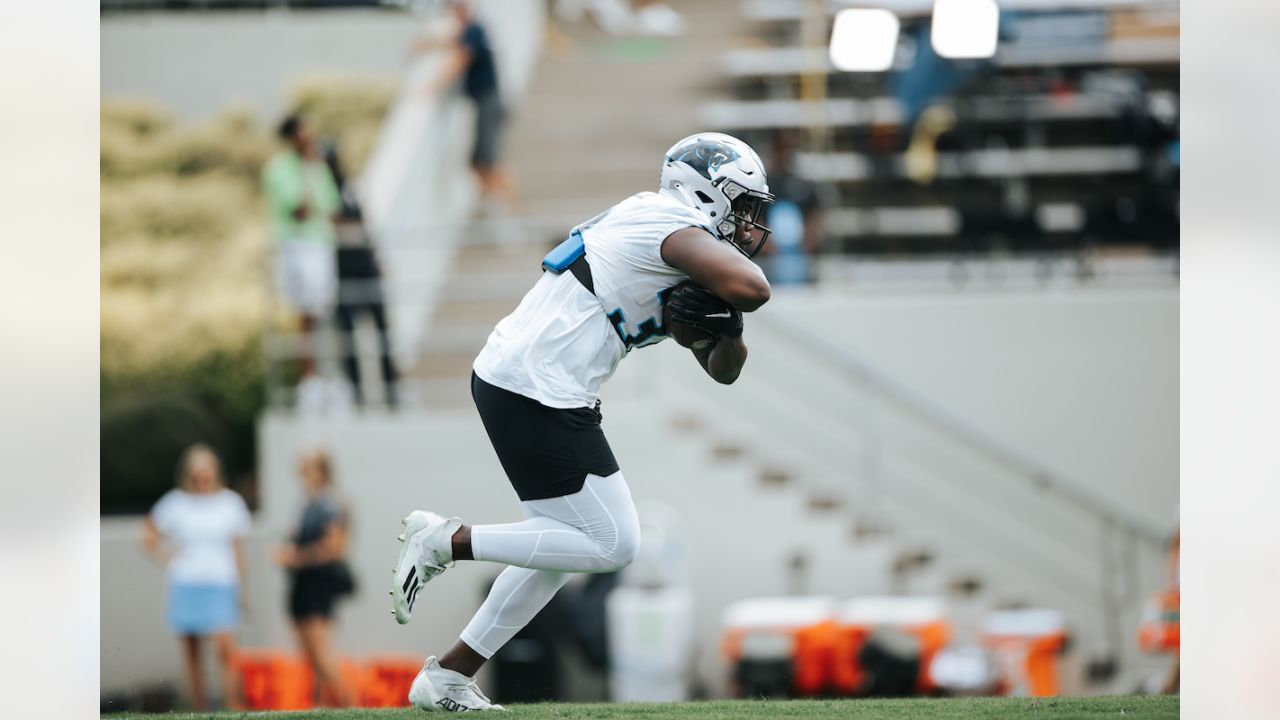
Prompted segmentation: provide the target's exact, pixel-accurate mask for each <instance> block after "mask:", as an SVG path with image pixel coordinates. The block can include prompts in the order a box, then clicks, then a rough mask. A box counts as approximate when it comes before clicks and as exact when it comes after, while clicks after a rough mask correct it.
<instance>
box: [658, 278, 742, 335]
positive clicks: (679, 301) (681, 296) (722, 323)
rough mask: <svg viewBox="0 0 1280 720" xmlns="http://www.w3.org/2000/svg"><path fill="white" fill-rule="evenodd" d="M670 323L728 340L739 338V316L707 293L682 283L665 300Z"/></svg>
mask: <svg viewBox="0 0 1280 720" xmlns="http://www.w3.org/2000/svg"><path fill="white" fill-rule="evenodd" d="M667 311H668V313H669V316H670V317H671V319H672V320H675V321H676V322H678V323H681V324H683V325H688V326H690V327H695V328H698V329H699V330H704V331H706V332H708V333H711V334H712V335H720V336H722V337H727V338H740V337H742V312H741V311H740V310H738V309H737V308H735V307H733V306H732V305H730V304H729V303H727V302H725V301H723V300H721V299H720V298H718V297H716V296H715V295H713V294H712V293H711V291H710V290H708V289H706V288H704V287H700V286H698V285H694V284H693V283H691V282H684V283H681V284H679V285H677V286H676V287H675V289H674V290H672V291H671V294H670V295H668V296H667Z"/></svg>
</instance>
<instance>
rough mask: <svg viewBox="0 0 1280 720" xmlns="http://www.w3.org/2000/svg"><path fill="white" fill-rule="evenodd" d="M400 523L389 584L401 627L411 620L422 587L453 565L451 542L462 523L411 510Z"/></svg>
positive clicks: (397, 619) (431, 513) (424, 511)
mask: <svg viewBox="0 0 1280 720" xmlns="http://www.w3.org/2000/svg"><path fill="white" fill-rule="evenodd" d="M400 524H401V525H403V526H404V532H403V533H401V534H400V535H399V536H398V537H397V538H396V539H397V540H399V541H400V542H401V543H402V545H401V547H400V559H399V560H397V561H396V568H395V574H394V576H393V578H394V579H393V580H392V582H391V601H392V614H393V615H395V616H396V622H398V623H400V624H401V625H404V624H405V623H407V622H409V619H410V618H411V617H413V603H414V601H415V600H417V599H418V591H420V590H421V589H422V586H423V585H426V584H427V581H429V580H431V578H433V577H435V576H436V575H439V574H440V573H442V572H444V571H445V568H448V567H452V566H453V540H452V539H453V534H454V533H455V532H457V530H458V528H459V527H462V521H461V520H459V519H458V518H445V517H442V516H440V515H437V514H435V513H433V512H427V511H426V510H415V511H413V512H411V513H409V516H408V517H406V518H405V519H403V520H401V521H400Z"/></svg>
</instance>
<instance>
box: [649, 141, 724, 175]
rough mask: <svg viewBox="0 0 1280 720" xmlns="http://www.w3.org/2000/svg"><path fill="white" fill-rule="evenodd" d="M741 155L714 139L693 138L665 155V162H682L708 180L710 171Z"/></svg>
mask: <svg viewBox="0 0 1280 720" xmlns="http://www.w3.org/2000/svg"><path fill="white" fill-rule="evenodd" d="M740 157H742V156H741V155H739V154H738V151H737V150H734V149H733V148H731V147H729V146H728V145H725V144H723V143H718V142H716V141H714V140H694V141H693V142H691V143H688V144H687V145H681V146H680V147H678V148H676V149H675V150H672V151H671V154H670V155H668V156H667V162H682V163H685V164H686V165H688V166H689V167H691V168H693V169H694V170H697V171H698V174H699V175H701V176H703V177H704V178H706V179H708V180H710V179H711V173H713V172H715V171H716V170H719V169H720V166H721V165H724V164H725V163H731V162H733V161H734V160H737V159H738V158H740Z"/></svg>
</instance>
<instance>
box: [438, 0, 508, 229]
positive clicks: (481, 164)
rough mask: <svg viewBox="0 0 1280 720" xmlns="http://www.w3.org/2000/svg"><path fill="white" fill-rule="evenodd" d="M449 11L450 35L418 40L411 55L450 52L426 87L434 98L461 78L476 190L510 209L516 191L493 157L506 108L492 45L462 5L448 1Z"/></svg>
mask: <svg viewBox="0 0 1280 720" xmlns="http://www.w3.org/2000/svg"><path fill="white" fill-rule="evenodd" d="M449 7H450V9H451V10H452V12H453V15H454V18H455V19H456V20H457V22H458V28H457V31H456V33H455V34H453V35H451V36H449V37H447V38H445V39H443V40H441V39H439V38H430V37H423V38H420V39H418V40H417V41H416V42H414V44H413V52H414V53H415V54H421V53H424V52H427V51H429V50H433V49H436V48H438V47H441V46H444V47H448V48H449V57H448V59H447V60H446V62H445V68H444V70H443V71H442V72H441V74H440V75H439V76H438V77H437V78H436V80H435V81H434V82H433V83H432V84H431V85H430V86H429V87H428V88H427V92H428V94H429V95H435V94H437V93H439V92H440V91H442V90H444V89H445V88H447V87H449V86H450V85H452V84H453V83H454V82H455V81H456V80H458V79H459V78H461V79H462V92H463V94H464V95H466V96H467V98H469V99H470V100H471V102H472V103H473V104H474V105H475V108H476V127H475V142H474V145H473V147H472V150H471V168H472V170H474V171H475V173H476V177H477V178H478V179H479V181H480V189H481V191H482V192H484V194H485V195H486V196H488V197H489V198H490V199H494V200H498V201H499V202H501V203H502V204H504V205H508V206H509V205H510V204H511V202H512V201H513V200H514V198H515V189H514V187H513V186H512V183H511V180H510V178H509V177H508V176H507V173H506V171H505V170H504V169H503V167H502V165H501V164H500V162H499V158H498V154H499V153H498V146H499V139H500V137H499V136H500V135H501V133H502V127H503V125H504V123H505V122H506V109H505V108H504V107H503V104H502V97H501V95H500V94H499V92H498V68H497V64H496V63H495V62H494V57H493V46H492V44H491V43H490V40H489V33H488V31H487V30H485V27H484V25H482V24H481V23H480V21H479V20H477V19H476V17H475V15H474V14H473V13H472V12H471V7H470V5H469V4H468V3H467V2H466V0H451V2H450V3H449Z"/></svg>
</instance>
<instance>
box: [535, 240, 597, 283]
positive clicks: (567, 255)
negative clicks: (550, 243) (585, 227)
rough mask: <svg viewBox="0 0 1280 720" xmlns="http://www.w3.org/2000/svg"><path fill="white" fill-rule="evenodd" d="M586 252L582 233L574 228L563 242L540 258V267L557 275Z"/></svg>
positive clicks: (584, 255)
mask: <svg viewBox="0 0 1280 720" xmlns="http://www.w3.org/2000/svg"><path fill="white" fill-rule="evenodd" d="M586 254H587V246H586V245H585V244H584V243H583V241H582V233H580V232H578V231H577V230H574V231H573V232H572V233H570V234H569V237H568V238H566V239H565V241H564V242H562V243H560V244H559V245H557V246H555V248H554V249H552V250H551V252H549V253H547V256H546V257H544V258H542V267H543V268H544V269H546V270H550V271H551V272H553V273H556V274H557V275H558V274H560V273H562V272H564V271H565V270H568V269H569V266H570V265H573V263H574V262H575V261H577V260H578V258H582V257H586Z"/></svg>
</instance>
